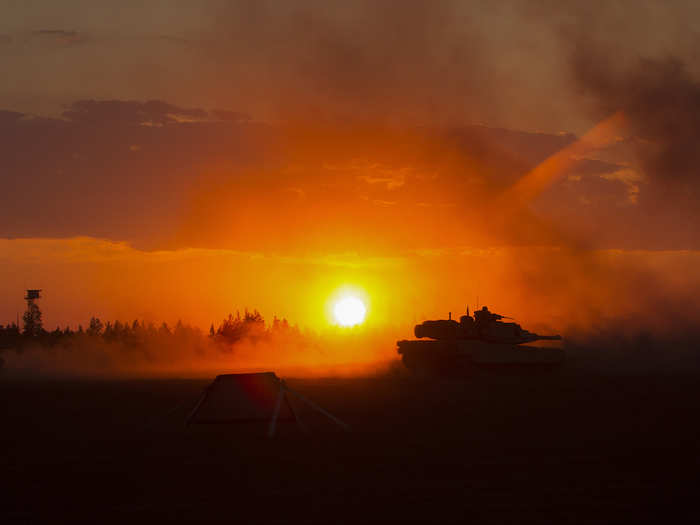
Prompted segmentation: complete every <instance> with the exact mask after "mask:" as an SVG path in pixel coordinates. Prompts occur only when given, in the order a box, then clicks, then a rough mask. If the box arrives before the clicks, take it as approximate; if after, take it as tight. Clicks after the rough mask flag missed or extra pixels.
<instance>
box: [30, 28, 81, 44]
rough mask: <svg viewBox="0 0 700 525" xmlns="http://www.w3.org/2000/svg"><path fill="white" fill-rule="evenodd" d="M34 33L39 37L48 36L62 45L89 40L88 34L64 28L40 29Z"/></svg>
mask: <svg viewBox="0 0 700 525" xmlns="http://www.w3.org/2000/svg"><path fill="white" fill-rule="evenodd" d="M32 35H33V36H35V37H39V38H47V39H50V40H51V41H53V42H55V43H58V44H62V45H71V44H78V43H83V42H85V41H86V40H88V38H87V36H86V35H85V34H83V33H79V32H78V31H72V30H71V31H67V30H64V29H39V30H36V31H32Z"/></svg>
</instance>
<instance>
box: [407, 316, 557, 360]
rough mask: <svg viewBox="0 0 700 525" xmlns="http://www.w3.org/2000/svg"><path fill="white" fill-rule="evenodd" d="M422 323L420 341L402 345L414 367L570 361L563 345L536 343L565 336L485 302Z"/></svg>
mask: <svg viewBox="0 0 700 525" xmlns="http://www.w3.org/2000/svg"><path fill="white" fill-rule="evenodd" d="M449 317H450V318H449V319H440V320H437V321H424V322H422V323H420V324H417V325H416V326H415V328H414V334H415V336H416V338H417V340H416V339H414V340H402V341H398V342H397V343H396V344H397V346H398V353H399V355H401V358H402V361H403V363H404V365H405V366H406V367H407V368H409V369H411V370H416V371H417V370H433V371H437V370H458V369H461V368H464V367H475V366H476V367H481V366H484V367H491V366H524V367H536V366H538V367H540V368H541V367H547V368H548V367H552V366H556V365H559V364H561V363H562V362H563V361H564V350H563V349H562V348H560V347H556V346H550V347H541V346H533V345H531V344H529V343H534V342H536V341H557V340H561V336H560V335H540V334H536V333H533V332H529V331H527V330H524V329H523V328H522V327H521V326H520V325H519V324H517V323H515V322H506V321H503V319H510V318H508V317H505V316H502V315H500V314H496V313H493V312H491V311H489V309H488V307H486V306H484V307H483V308H481V310H477V311H476V312H474V316H473V317H472V316H471V315H469V310H468V309H467V314H466V315H463V316H461V317H460V319H459V322H457V321H455V320H454V319H452V315H451V314H450V316H449Z"/></svg>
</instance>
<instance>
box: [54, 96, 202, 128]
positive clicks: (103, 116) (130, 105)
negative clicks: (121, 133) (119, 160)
mask: <svg viewBox="0 0 700 525" xmlns="http://www.w3.org/2000/svg"><path fill="white" fill-rule="evenodd" d="M63 117H64V118H66V119H68V120H71V121H74V122H85V123H88V122H92V123H99V124H113V123H121V124H136V125H164V124H172V123H174V122H178V121H182V120H197V121H200V120H207V119H208V118H209V113H208V112H207V111H205V110H203V109H199V108H181V107H177V106H174V105H173V104H168V103H166V102H162V101H160V100H149V101H147V102H137V101H124V100H81V101H79V102H75V103H73V104H71V106H70V107H69V108H68V109H67V110H65V111H64V112H63Z"/></svg>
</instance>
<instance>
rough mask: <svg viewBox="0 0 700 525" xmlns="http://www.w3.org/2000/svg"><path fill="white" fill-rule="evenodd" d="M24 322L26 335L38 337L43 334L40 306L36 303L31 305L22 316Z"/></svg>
mask: <svg viewBox="0 0 700 525" xmlns="http://www.w3.org/2000/svg"><path fill="white" fill-rule="evenodd" d="M22 321H23V322H24V331H23V333H24V335H29V336H33V337H36V336H38V335H39V334H41V331H42V322H41V310H40V309H39V305H37V304H34V303H32V304H30V305H29V307H28V308H27V311H26V312H24V315H23V316H22Z"/></svg>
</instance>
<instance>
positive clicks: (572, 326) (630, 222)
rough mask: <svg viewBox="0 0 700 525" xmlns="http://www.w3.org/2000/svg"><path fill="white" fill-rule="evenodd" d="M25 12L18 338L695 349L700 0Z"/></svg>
mask: <svg viewBox="0 0 700 525" xmlns="http://www.w3.org/2000/svg"><path fill="white" fill-rule="evenodd" d="M0 6H1V12H2V16H0V65H1V66H2V72H3V82H2V83H0V159H1V162H2V164H0V188H1V189H0V295H1V296H2V297H3V300H2V302H0V324H3V323H7V322H10V321H14V320H15V318H16V315H17V312H20V313H21V311H22V309H23V308H24V303H23V301H22V295H23V290H24V289H25V288H34V287H36V288H42V289H43V290H44V295H45V298H44V299H42V303H41V304H42V308H43V310H44V318H45V322H46V326H47V328H50V329H53V328H54V327H55V326H56V325H57V324H58V325H61V326H64V325H66V324H70V325H72V326H75V325H77V324H78V323H82V324H83V325H85V324H86V323H87V320H88V319H89V317H90V316H91V315H96V316H99V317H102V318H106V319H114V318H121V319H127V318H128V319H133V318H143V319H149V320H154V321H161V320H166V321H168V322H170V323H172V322H174V321H176V320H177V319H178V318H182V319H183V320H187V321H189V322H192V323H193V324H196V325H198V326H201V327H202V328H208V326H209V323H211V322H212V321H217V320H219V319H221V318H223V317H224V316H225V315H227V314H228V313H229V312H231V311H235V310H236V309H241V310H242V309H243V308H245V307H250V308H258V309H259V310H260V311H261V312H262V313H263V315H264V316H265V317H266V318H271V317H272V316H273V315H277V316H279V317H286V318H288V319H289V320H290V321H291V322H292V323H295V324H298V325H300V326H302V327H305V328H310V329H313V330H324V329H326V328H328V326H329V325H330V324H332V319H331V318H330V317H329V311H330V310H329V302H332V301H333V298H334V297H335V296H337V295H338V294H342V293H344V292H343V290H351V291H352V293H353V294H356V295H358V296H361V297H363V300H364V301H365V302H366V306H367V318H366V319H367V321H366V327H367V329H376V330H385V332H386V334H387V340H388V341H389V343H390V344H388V351H389V352H392V351H393V346H392V345H391V341H392V338H393V339H395V338H396V336H398V335H399V334H401V333H405V336H409V335H410V329H411V327H412V325H413V324H414V323H415V322H417V321H420V320H422V319H424V318H438V317H445V316H446V315H447V312H448V311H452V312H461V311H462V310H464V309H465V308H466V306H467V305H470V306H471V307H474V306H475V304H476V302H477V300H478V301H480V303H481V304H488V305H489V306H491V307H492V308H493V309H494V310H495V311H498V312H501V313H503V314H504V315H511V316H513V317H516V318H517V319H518V320H519V321H521V322H523V324H525V325H527V326H529V327H533V328H535V329H536V328H538V327H540V328H541V329H549V330H552V331H558V332H563V333H566V332H567V331H575V330H590V329H592V328H595V327H600V326H603V325H605V324H606V323H610V322H617V321H620V322H624V323H625V326H629V327H630V329H633V328H634V327H644V329H645V330H650V331H658V332H659V333H665V332H668V331H678V330H685V329H687V328H688V327H690V326H694V319H697V314H698V313H699V311H698V310H700V306H699V305H698V301H697V292H698V291H700V264H699V263H700V230H699V228H698V224H700V198H699V197H700V178H699V177H698V169H699V168H698V166H700V147H698V143H697V142H698V137H699V136H700V118H698V116H699V115H700V83H699V81H698V79H699V78H700V61H699V59H698V54H697V49H698V44H700V33H699V31H700V26H698V24H697V21H698V20H700V4H698V3H697V2H690V1H688V2H682V1H677V2H664V3H661V2H656V1H629V2H624V1H623V2H607V3H602V2H592V3H588V2H567V1H564V2H554V1H551V2H550V1H543V2H529V1H517V0H508V1H505V2H487V1H473V2H462V1H453V2H451V1H438V2H414V1H402V2H398V1H395V2H390V1H381V0H380V1H376V0H374V1H357V2H328V1H320V0H319V1H291V0H287V1H282V0H280V1H239V2H224V1H218V0H200V1H198V2H186V1H182V0H172V1H152V2H148V1H147V2H144V1H140V2H130V1H124V2H119V3H115V2H106V1H103V0H91V1H78V0H64V1H62V2H53V1H31V0H27V1H23V2H13V1H9V0H4V1H0ZM117 6H118V7H117ZM679 323H680V324H679Z"/></svg>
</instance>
